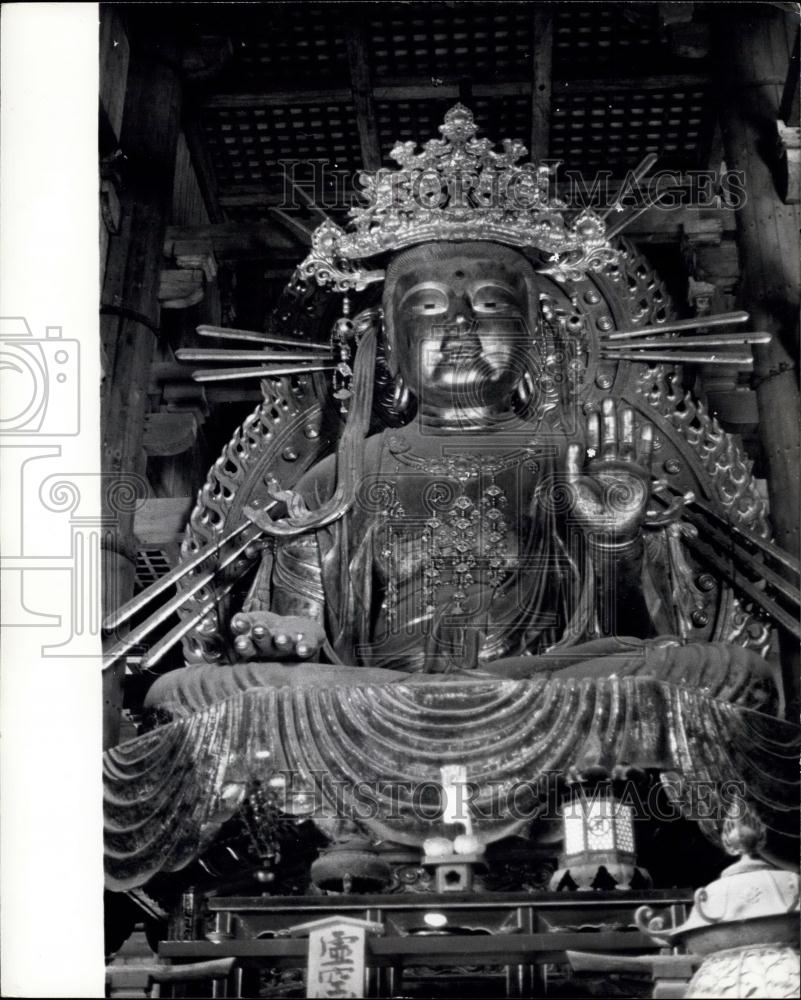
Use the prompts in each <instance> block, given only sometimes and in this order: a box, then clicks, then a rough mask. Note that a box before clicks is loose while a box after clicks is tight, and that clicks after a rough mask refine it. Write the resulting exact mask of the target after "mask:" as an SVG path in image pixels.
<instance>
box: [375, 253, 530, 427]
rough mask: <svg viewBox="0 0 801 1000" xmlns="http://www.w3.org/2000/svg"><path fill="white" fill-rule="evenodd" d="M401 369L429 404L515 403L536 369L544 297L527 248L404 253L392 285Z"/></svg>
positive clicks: (387, 293)
mask: <svg viewBox="0 0 801 1000" xmlns="http://www.w3.org/2000/svg"><path fill="white" fill-rule="evenodd" d="M383 307H384V329H385V334H386V338H387V349H388V361H389V364H390V367H391V368H392V370H393V374H398V373H400V374H401V375H402V376H403V380H404V382H405V384H406V385H407V386H408V387H409V389H410V390H411V392H412V393H414V395H415V396H417V397H418V399H420V400H421V401H422V402H424V403H426V404H428V405H431V406H440V405H441V406H453V405H457V406H460V407H464V408H471V407H483V406H487V405H491V406H499V405H500V406H503V405H508V404H509V403H510V401H511V398H512V396H513V394H514V392H515V389H516V388H517V386H518V385H519V384H520V382H521V380H522V378H523V376H524V374H525V373H526V371H528V370H529V356H530V349H531V345H532V340H533V336H534V333H535V324H536V315H537V294H536V288H535V284H534V272H533V269H532V267H531V264H530V263H529V261H528V260H527V259H526V258H525V257H524V256H523V255H522V254H520V253H517V252H516V251H514V250H512V249H510V248H509V247H505V246H501V245H500V244H497V243H478V242H475V243H444V242H440V243H426V244H422V245H421V246H417V247H413V248H412V249H410V250H406V251H404V252H403V253H401V254H399V255H398V256H396V257H395V258H394V259H393V260H392V261H391V262H390V264H389V267H388V269H387V277H386V282H385V286H384V299H383Z"/></svg>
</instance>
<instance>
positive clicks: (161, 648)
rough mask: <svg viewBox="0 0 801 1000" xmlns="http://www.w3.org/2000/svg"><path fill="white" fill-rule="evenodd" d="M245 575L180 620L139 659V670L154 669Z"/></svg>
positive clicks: (222, 588) (228, 584)
mask: <svg viewBox="0 0 801 1000" xmlns="http://www.w3.org/2000/svg"><path fill="white" fill-rule="evenodd" d="M244 575H245V573H244V572H242V573H240V574H239V575H238V576H237V577H236V578H235V579H233V580H231V582H230V583H227V584H226V585H225V586H224V587H221V588H220V590H218V591H217V592H216V593H215V595H214V597H213V598H211V600H209V601H207V602H206V603H205V604H204V605H203V607H202V608H200V610H199V611H197V612H196V613H195V614H194V615H191V616H190V617H189V618H186V619H184V621H182V622H179V623H178V624H177V625H176V626H175V628H173V629H170V631H169V632H168V633H167V634H166V635H165V636H164V637H163V638H161V639H159V641H158V642H157V643H156V644H155V645H154V646H152V647H151V648H150V649H149V650H148V652H147V653H146V654H145V655H144V656H143V657H142V659H141V660H140V661H139V670H152V669H153V667H155V666H156V664H157V663H159V662H160V661H161V660H162V659H163V658H164V657H165V656H166V655H167V653H169V651H170V650H171V649H172V648H173V646H176V645H177V644H178V643H179V642H180V641H181V639H183V638H184V636H186V635H188V634H189V633H190V632H191V631H192V629H193V628H195V627H196V626H197V625H199V624H200V623H201V622H202V621H203V619H204V618H205V617H206V615H208V614H210V613H211V612H212V611H214V609H215V608H216V607H217V606H218V605H219V603H220V601H222V600H224V599H225V598H226V597H227V596H228V595H229V594H230V593H231V591H232V590H233V589H234V587H235V586H236V585H237V583H239V581H240V580H241V579H242V577H243V576H244Z"/></svg>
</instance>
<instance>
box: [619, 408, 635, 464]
mask: <svg viewBox="0 0 801 1000" xmlns="http://www.w3.org/2000/svg"><path fill="white" fill-rule="evenodd" d="M633 457H634V411H633V410H632V409H631V407H630V406H626V407H624V408H623V410H621V412H620V458H622V459H623V460H624V461H630V460H631V459H632V458H633Z"/></svg>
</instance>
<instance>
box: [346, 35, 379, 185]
mask: <svg viewBox="0 0 801 1000" xmlns="http://www.w3.org/2000/svg"><path fill="white" fill-rule="evenodd" d="M345 42H346V46H347V50H348V65H349V67H350V86H351V92H352V94H353V105H354V107H355V108H356V127H357V128H358V130H359V143H360V144H361V150H362V165H363V166H364V169H365V170H368V171H370V172H371V173H372V172H374V171H376V170H378V169H379V168H380V166H381V139H380V136H379V133H378V118H377V117H376V113H375V101H374V99H373V87H372V82H371V79H370V63H369V59H368V54H367V53H368V44H369V43H368V39H367V34H366V32H365V30H364V28H363V27H362V26H361V25H358V24H350V25H348V27H347V29H346V35H345Z"/></svg>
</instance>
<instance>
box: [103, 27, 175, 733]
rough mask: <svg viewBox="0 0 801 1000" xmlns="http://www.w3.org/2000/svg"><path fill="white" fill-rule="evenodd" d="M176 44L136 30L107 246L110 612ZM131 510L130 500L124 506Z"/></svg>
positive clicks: (140, 407) (123, 552) (169, 156)
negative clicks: (119, 491)
mask: <svg viewBox="0 0 801 1000" xmlns="http://www.w3.org/2000/svg"><path fill="white" fill-rule="evenodd" d="M179 68H180V67H179V63H178V53H177V47H176V46H175V45H173V44H171V43H170V42H164V41H160V42H155V43H151V42H149V41H148V40H147V39H146V37H144V33H143V32H142V33H138V32H136V31H135V30H134V31H132V32H131V57H130V64H129V68H128V86H127V91H126V95H125V108H124V114H123V120H122V132H121V136H120V147H121V150H122V153H123V154H124V157H125V160H124V161H123V162H124V167H123V177H122V193H121V226H120V232H119V233H118V234H117V235H116V236H113V237H112V238H111V240H110V243H109V248H108V259H107V265H106V273H105V280H104V284H103V292H102V316H101V337H102V342H103V350H104V365H105V371H104V382H103V389H102V419H103V445H102V447H103V451H102V468H103V472H104V475H105V482H106V488H105V490H104V495H105V498H106V499H105V510H104V514H105V516H106V517H107V518H108V523H109V526H111V527H112V528H113V530H112V531H111V532H110V534H109V536H108V542H107V544H106V546H105V547H104V561H103V576H104V588H103V589H104V600H105V604H106V608H105V610H106V611H108V610H110V609H111V607H113V606H117V605H119V604H121V603H122V602H123V601H125V600H127V599H128V598H129V597H131V596H132V594H133V586H134V558H135V543H134V533H133V518H134V513H133V510H130V509H129V510H119V509H115V504H114V498H115V490H114V489H113V484H114V481H115V477H117V476H121V475H126V474H130V473H137V474H139V475H141V476H142V479H143V481H144V472H145V461H144V451H143V447H142V434H143V428H144V418H145V412H146V405H147V386H148V380H149V375H150V365H151V361H152V358H153V353H154V348H155V345H156V338H157V331H158V328H159V299H158V294H159V279H160V274H161V264H162V248H163V246H164V236H165V233H166V228H167V224H168V222H169V221H170V219H169V213H170V206H171V198H172V186H173V177H174V171H175V154H176V147H177V141H178V133H179V123H180V112H181V82H180V78H179ZM127 506H128V507H130V505H127ZM123 669H124V668H123V666H122V665H121V666H120V667H119V668H118V669H117V670H116V671H109V672H107V674H106V675H105V676H104V722H105V730H106V732H105V741H106V745H107V746H113V745H114V744H115V743H116V742H117V740H118V735H119V724H120V708H121V681H122V672H123Z"/></svg>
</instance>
